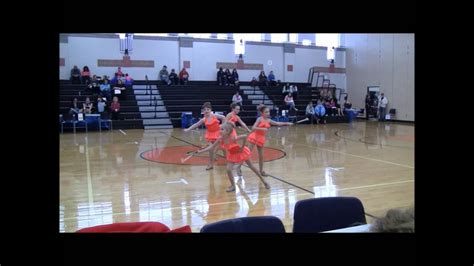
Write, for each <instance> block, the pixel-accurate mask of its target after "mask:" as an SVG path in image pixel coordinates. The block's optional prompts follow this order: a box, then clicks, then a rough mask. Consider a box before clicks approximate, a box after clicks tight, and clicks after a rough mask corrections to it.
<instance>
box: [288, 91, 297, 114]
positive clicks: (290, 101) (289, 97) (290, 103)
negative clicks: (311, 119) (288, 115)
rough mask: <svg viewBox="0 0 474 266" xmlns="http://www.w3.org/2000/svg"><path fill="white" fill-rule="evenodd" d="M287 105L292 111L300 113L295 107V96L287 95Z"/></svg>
mask: <svg viewBox="0 0 474 266" xmlns="http://www.w3.org/2000/svg"><path fill="white" fill-rule="evenodd" d="M285 103H286V105H287V106H288V107H289V109H290V110H291V109H294V110H295V111H298V109H296V107H295V102H294V101H293V96H292V95H291V93H288V95H286V97H285Z"/></svg>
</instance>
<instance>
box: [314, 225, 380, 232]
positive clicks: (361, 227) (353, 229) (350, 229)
mask: <svg viewBox="0 0 474 266" xmlns="http://www.w3.org/2000/svg"><path fill="white" fill-rule="evenodd" d="M370 226H372V225H371V224H363V225H358V226H352V227H346V228H341V229H336V230H331V231H325V232H323V233H369V232H370Z"/></svg>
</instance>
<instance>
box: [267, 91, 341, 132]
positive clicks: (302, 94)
mask: <svg viewBox="0 0 474 266" xmlns="http://www.w3.org/2000/svg"><path fill="white" fill-rule="evenodd" d="M291 84H292V85H296V86H298V96H297V97H296V98H293V100H294V102H295V107H296V109H298V111H294V110H289V114H290V116H294V117H295V119H296V120H301V119H304V118H305V117H306V106H307V105H308V103H309V102H310V101H311V100H313V99H314V97H313V96H312V89H311V87H310V84H309V83H296V82H292V83H291ZM260 90H262V91H263V92H265V94H266V95H267V96H268V97H269V98H270V99H271V100H272V101H273V103H274V104H275V105H276V106H277V107H278V108H279V112H280V115H281V111H282V110H288V107H287V106H286V104H285V101H284V99H285V98H284V97H283V95H282V93H281V92H282V90H283V84H282V85H280V86H261V87H260ZM313 105H316V103H315V102H314V101H313ZM326 121H327V123H349V118H348V117H347V116H327V117H326ZM304 123H306V124H308V123H310V122H309V121H308V122H304Z"/></svg>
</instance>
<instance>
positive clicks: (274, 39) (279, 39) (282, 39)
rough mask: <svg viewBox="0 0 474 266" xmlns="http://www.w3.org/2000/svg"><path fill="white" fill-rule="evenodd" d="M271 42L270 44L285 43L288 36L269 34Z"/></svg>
mask: <svg viewBox="0 0 474 266" xmlns="http://www.w3.org/2000/svg"><path fill="white" fill-rule="evenodd" d="M271 41H272V42H276V43H279V42H287V41H288V34H287V33H272V34H271Z"/></svg>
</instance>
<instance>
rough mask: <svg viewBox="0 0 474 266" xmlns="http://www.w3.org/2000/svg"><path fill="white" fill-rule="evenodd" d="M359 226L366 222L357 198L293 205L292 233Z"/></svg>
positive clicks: (331, 199)
mask: <svg viewBox="0 0 474 266" xmlns="http://www.w3.org/2000/svg"><path fill="white" fill-rule="evenodd" d="M361 224H367V221H366V219H365V211H364V206H363V205H362V202H361V201H360V200H359V199H358V198H354V197H328V198H314V199H306V200H301V201H298V202H297V203H296V205H295V212H294V215H293V233H320V232H324V231H329V230H335V229H340V228H345V227H351V226H355V225H361Z"/></svg>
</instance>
